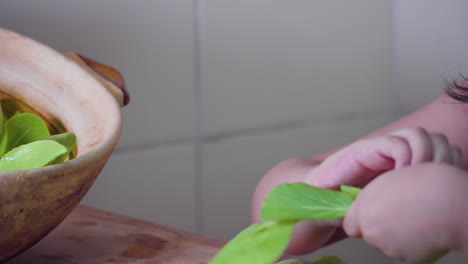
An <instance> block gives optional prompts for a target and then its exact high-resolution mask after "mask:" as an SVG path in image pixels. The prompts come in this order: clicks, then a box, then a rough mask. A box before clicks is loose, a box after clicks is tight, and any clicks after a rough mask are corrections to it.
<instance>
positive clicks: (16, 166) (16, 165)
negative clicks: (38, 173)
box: [0, 140, 67, 171]
mask: <svg viewBox="0 0 468 264" xmlns="http://www.w3.org/2000/svg"><path fill="white" fill-rule="evenodd" d="M66 152H67V149H66V148H65V147H64V146H63V145H62V144H59V143H57V142H55V141H53V140H39V141H35V142H31V143H29V144H25V145H21V146H19V147H17V148H14V149H13V150H11V151H9V152H8V153H6V154H5V155H4V156H3V157H2V158H1V159H0V170H1V171H12V170H26V169H32V168H39V167H43V166H46V165H49V164H50V163H51V162H53V161H54V160H56V159H57V157H59V156H60V155H63V154H64V153H66Z"/></svg>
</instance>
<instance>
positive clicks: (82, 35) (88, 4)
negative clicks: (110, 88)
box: [0, 0, 195, 146]
mask: <svg viewBox="0 0 468 264" xmlns="http://www.w3.org/2000/svg"><path fill="white" fill-rule="evenodd" d="M192 11H193V4H192V1H172V0H157V1H153V0H138V1H127V0H100V1H94V0H80V1H58V0H39V1H37V0H5V1H1V2H0V27H6V28H9V29H11V30H14V31H17V32H19V33H22V34H25V35H27V36H30V37H32V38H35V39H37V40H40V41H42V42H44V43H46V44H48V45H50V46H52V47H54V48H56V49H58V50H62V51H77V52H80V53H82V54H83V55H86V56H89V57H91V58H94V59H96V60H98V61H101V62H104V63H107V64H110V65H112V66H114V67H116V68H117V69H119V70H120V71H121V72H122V74H123V75H124V78H125V81H126V83H127V86H128V89H129V91H130V93H131V96H132V100H131V104H130V105H128V106H127V107H126V108H125V109H124V111H123V112H124V120H125V123H124V131H123V136H122V140H121V141H120V146H134V145H142V144H148V142H161V141H167V140H174V139H179V138H186V137H191V136H192V134H193V126H194V122H195V121H194V115H193V109H194V107H195V106H194V88H193V86H194V84H193V81H194V69H193V64H194V62H193V57H194V55H193V16H192Z"/></svg>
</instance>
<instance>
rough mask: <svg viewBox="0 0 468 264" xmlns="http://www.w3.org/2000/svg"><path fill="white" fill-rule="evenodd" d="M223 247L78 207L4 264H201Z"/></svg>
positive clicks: (136, 221)
mask: <svg viewBox="0 0 468 264" xmlns="http://www.w3.org/2000/svg"><path fill="white" fill-rule="evenodd" d="M222 245H223V242H222V241H220V240H217V239H213V238H209V237H204V236H201V235H198V234H193V233H190V232H186V231H182V230H178V229H174V228H170V227H167V226H162V225H159V224H155V223H149V222H146V221H142V220H139V219H135V218H130V217H127V216H122V215H118V214H114V213H110V212H106V211H102V210H98V209H95V208H91V207H87V206H83V205H80V206H78V207H77V208H76V209H75V210H74V211H73V212H72V214H71V215H70V216H68V217H67V219H65V221H64V222H62V223H61V224H60V225H59V226H58V227H57V228H56V229H55V230H54V231H52V232H51V233H50V234H49V235H48V236H47V237H45V238H44V239H43V240H41V241H40V242H39V243H37V244H36V245H35V246H33V247H32V248H30V249H29V250H27V251H25V252H23V253H22V254H21V255H19V256H17V257H15V258H14V259H12V260H10V261H8V262H6V263H7V264H58V263H60V264H85V263H86V264H95V263H96V264H98V263H99V264H103V263H139V264H169V263H177V264H185V263H187V264H189V263H190V264H203V263H208V261H209V260H210V259H211V257H212V256H213V255H214V254H215V253H216V252H217V251H218V250H219V248H220V247H221V246H222Z"/></svg>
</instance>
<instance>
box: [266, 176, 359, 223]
mask: <svg viewBox="0 0 468 264" xmlns="http://www.w3.org/2000/svg"><path fill="white" fill-rule="evenodd" d="M352 202H353V198H352V197H351V196H350V195H348V194H345V193H342V192H338V191H333V190H328V189H322V188H318V187H314V186H311V185H308V184H305V183H285V184H280V185H277V186H275V187H274V188H272V189H271V190H270V192H269V193H268V195H267V196H266V197H265V199H264V201H263V206H262V210H261V213H260V218H261V219H262V220H263V221H271V220H272V221H300V220H324V219H336V218H342V217H344V216H345V215H346V211H347V209H348V207H349V206H350V205H351V203H352Z"/></svg>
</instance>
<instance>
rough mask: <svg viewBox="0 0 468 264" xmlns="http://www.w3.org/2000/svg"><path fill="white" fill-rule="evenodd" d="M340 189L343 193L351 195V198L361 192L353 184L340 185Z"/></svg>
mask: <svg viewBox="0 0 468 264" xmlns="http://www.w3.org/2000/svg"><path fill="white" fill-rule="evenodd" d="M340 190H341V192H342V193H345V194H347V195H349V196H351V198H353V200H354V199H356V197H357V196H358V195H359V193H360V192H361V189H360V188H357V187H354V186H349V185H341V186H340Z"/></svg>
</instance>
